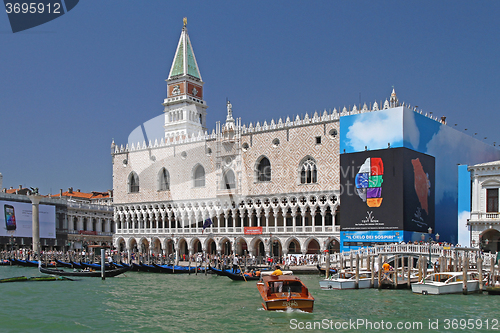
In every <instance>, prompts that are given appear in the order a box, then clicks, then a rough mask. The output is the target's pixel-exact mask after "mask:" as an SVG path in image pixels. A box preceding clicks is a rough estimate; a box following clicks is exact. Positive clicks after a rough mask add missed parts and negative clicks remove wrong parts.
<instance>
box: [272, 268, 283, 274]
mask: <svg viewBox="0 0 500 333" xmlns="http://www.w3.org/2000/svg"><path fill="white" fill-rule="evenodd" d="M271 275H283V271H282V270H281V267H280V266H276V269H275V270H274V272H272V273H271Z"/></svg>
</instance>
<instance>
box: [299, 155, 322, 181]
mask: <svg viewBox="0 0 500 333" xmlns="http://www.w3.org/2000/svg"><path fill="white" fill-rule="evenodd" d="M317 181H318V169H317V167H316V161H315V160H314V159H313V158H311V157H307V158H306V159H304V160H303V161H302V163H301V164H300V183H301V184H313V183H316V182H317Z"/></svg>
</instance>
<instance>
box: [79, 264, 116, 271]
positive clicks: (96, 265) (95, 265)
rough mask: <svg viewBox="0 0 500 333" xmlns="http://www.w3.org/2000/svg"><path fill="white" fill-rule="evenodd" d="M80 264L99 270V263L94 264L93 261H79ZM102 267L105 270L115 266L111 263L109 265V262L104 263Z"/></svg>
mask: <svg viewBox="0 0 500 333" xmlns="http://www.w3.org/2000/svg"><path fill="white" fill-rule="evenodd" d="M80 265H82V266H83V267H84V268H92V269H95V270H98V271H100V270H101V265H100V264H94V263H89V262H82V263H80ZM104 267H105V269H106V270H110V269H115V268H116V267H114V266H113V265H110V264H105V265H104Z"/></svg>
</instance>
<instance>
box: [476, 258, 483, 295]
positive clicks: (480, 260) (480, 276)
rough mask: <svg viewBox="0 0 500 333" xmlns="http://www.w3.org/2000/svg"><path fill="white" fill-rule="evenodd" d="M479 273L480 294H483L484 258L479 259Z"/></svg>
mask: <svg viewBox="0 0 500 333" xmlns="http://www.w3.org/2000/svg"><path fill="white" fill-rule="evenodd" d="M477 273H478V274H479V292H480V293H481V292H483V258H481V255H479V257H478V258H477Z"/></svg>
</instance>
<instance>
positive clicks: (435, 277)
mask: <svg viewBox="0 0 500 333" xmlns="http://www.w3.org/2000/svg"><path fill="white" fill-rule="evenodd" d="M463 279H464V274H463V273H462V272H441V273H432V274H429V275H427V276H426V277H425V279H423V280H422V281H420V282H417V283H412V285H411V291H412V292H414V293H416V294H423V295H427V294H430V295H441V294H458V293H461V292H462V291H463V285H464V282H463ZM477 291H479V275H478V273H477V272H468V273H467V292H477Z"/></svg>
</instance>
